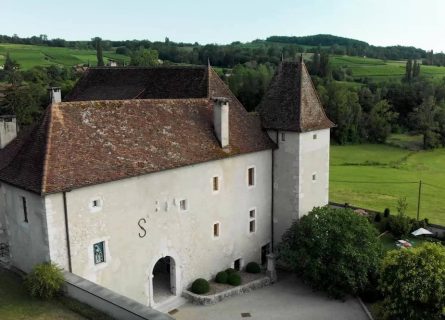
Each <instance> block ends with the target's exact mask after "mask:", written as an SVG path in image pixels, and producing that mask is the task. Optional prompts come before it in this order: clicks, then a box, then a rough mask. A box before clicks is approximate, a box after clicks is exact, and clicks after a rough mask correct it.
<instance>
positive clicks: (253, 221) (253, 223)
mask: <svg viewBox="0 0 445 320" xmlns="http://www.w3.org/2000/svg"><path fill="white" fill-rule="evenodd" d="M249 232H250V233H254V232H255V220H250V222H249Z"/></svg>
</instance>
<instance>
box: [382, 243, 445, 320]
mask: <svg viewBox="0 0 445 320" xmlns="http://www.w3.org/2000/svg"><path fill="white" fill-rule="evenodd" d="M380 289H381V291H382V293H383V295H384V301H383V310H384V317H385V318H386V319H394V320H424V319H429V320H439V319H444V317H445V247H444V246H442V245H440V244H433V243H425V244H423V245H421V246H419V247H416V248H412V249H409V250H393V251H389V252H388V253H387V254H386V256H385V258H384V259H383V263H382V266H381V269H380Z"/></svg>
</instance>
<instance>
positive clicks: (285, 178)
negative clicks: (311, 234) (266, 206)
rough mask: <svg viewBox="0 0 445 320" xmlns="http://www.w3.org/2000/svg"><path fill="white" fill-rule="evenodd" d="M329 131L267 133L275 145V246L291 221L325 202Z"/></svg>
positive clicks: (327, 200)
mask: <svg viewBox="0 0 445 320" xmlns="http://www.w3.org/2000/svg"><path fill="white" fill-rule="evenodd" d="M329 132H330V131H329V129H324V130H317V131H311V132H306V133H296V132H289V131H284V132H283V131H279V132H278V135H277V131H272V130H271V131H269V132H268V134H269V136H270V137H271V139H272V140H273V141H275V142H276V143H277V145H278V149H276V150H275V151H274V184H273V190H274V243H275V244H278V243H279V242H280V241H281V237H282V235H283V233H284V232H285V231H286V230H287V229H288V228H289V227H290V225H291V224H292V222H293V221H294V220H297V219H299V218H300V217H302V216H303V215H305V214H307V213H308V212H309V211H311V210H312V209H313V208H314V207H315V206H324V205H326V204H328V202H329ZM283 134H284V137H283ZM314 135H316V137H317V138H316V139H313V137H314ZM283 139H284V140H283ZM313 174H315V175H316V180H315V181H313V180H312V175H313Z"/></svg>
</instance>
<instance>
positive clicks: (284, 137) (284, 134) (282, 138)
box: [281, 132, 286, 141]
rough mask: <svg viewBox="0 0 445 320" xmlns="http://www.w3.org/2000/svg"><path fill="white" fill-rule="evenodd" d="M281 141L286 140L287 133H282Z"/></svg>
mask: <svg viewBox="0 0 445 320" xmlns="http://www.w3.org/2000/svg"><path fill="white" fill-rule="evenodd" d="M281 141H286V133H284V132H282V133H281Z"/></svg>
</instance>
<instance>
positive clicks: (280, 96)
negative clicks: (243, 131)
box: [257, 61, 334, 132]
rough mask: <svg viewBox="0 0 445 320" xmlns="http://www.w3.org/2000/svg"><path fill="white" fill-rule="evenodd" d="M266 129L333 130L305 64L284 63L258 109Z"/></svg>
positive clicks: (297, 130)
mask: <svg viewBox="0 0 445 320" xmlns="http://www.w3.org/2000/svg"><path fill="white" fill-rule="evenodd" d="M257 110H258V112H259V113H260V115H261V121H262V124H263V127H264V128H266V129H275V130H285V131H296V132H306V131H313V130H320V129H327V128H332V127H333V126H334V124H333V123H332V122H331V121H330V120H329V119H328V117H327V116H326V114H325V112H324V110H323V106H322V105H321V102H320V99H319V98H318V95H317V92H316V91H315V88H314V85H313V83H312V80H311V77H310V75H309V73H308V71H307V69H306V66H305V64H304V62H302V61H301V62H288V61H286V62H282V63H281V64H280V65H279V66H278V70H277V72H276V73H275V75H274V77H273V78H272V80H271V83H270V85H269V88H268V90H267V91H266V94H265V95H264V97H263V99H262V101H261V103H260V104H259V105H258V108H257Z"/></svg>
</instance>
